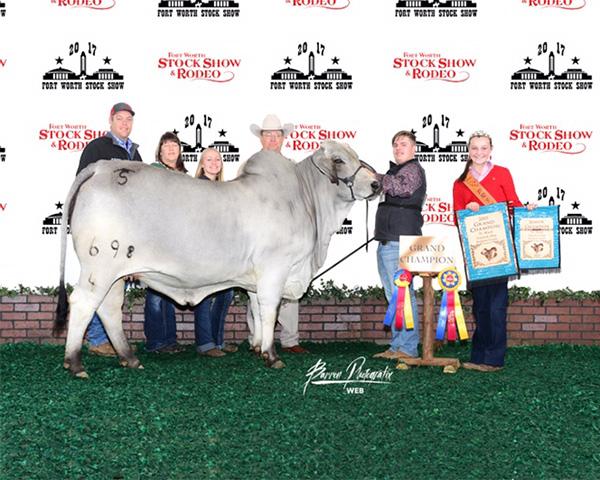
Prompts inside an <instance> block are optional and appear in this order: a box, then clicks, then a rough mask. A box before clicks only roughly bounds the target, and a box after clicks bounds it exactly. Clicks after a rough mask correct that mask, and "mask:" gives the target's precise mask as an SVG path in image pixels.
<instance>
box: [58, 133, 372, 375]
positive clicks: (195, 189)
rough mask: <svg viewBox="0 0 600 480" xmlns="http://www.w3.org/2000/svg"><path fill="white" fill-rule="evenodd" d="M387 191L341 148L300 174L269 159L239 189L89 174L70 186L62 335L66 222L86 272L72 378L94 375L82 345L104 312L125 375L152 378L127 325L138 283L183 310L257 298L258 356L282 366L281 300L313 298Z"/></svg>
mask: <svg viewBox="0 0 600 480" xmlns="http://www.w3.org/2000/svg"><path fill="white" fill-rule="evenodd" d="M380 189H381V187H380V184H379V182H378V181H377V178H376V174H375V171H374V170H373V169H372V168H370V167H369V166H368V165H367V164H366V163H364V162H362V161H360V160H359V158H358V156H357V154H356V153H355V152H354V150H352V149H351V148H350V147H349V146H348V145H346V144H341V143H337V142H333V141H327V142H323V144H322V145H321V147H320V148H319V149H318V150H317V151H316V152H315V153H314V154H312V155H311V156H309V157H308V158H306V159H304V160H303V161H302V162H300V163H297V164H294V163H293V162H291V161H289V160H287V159H286V158H285V157H283V156H282V155H280V154H278V153H274V152H269V151H261V152H259V153H257V154H255V155H254V156H252V157H251V158H250V159H249V160H248V162H247V163H246V164H245V166H244V167H243V169H242V173H241V175H240V176H239V177H238V178H236V179H235V180H232V181H229V182H202V181H199V180H197V179H194V178H192V177H189V176H186V175H181V174H176V173H173V172H169V171H166V170H162V169H158V168H153V167H150V166H149V165H145V164H143V163H140V162H129V161H119V160H110V161H105V160H102V161H99V162H97V163H94V164H92V165H90V166H88V167H87V168H85V169H84V170H83V171H81V172H80V173H79V175H78V176H77V177H76V179H75V182H74V183H73V185H72V186H71V189H70V191H69V194H68V197H67V199H66V201H65V207H64V212H66V213H65V218H64V219H63V222H62V239H61V265H60V268H61V274H60V284H59V305H58V315H57V320H56V324H55V327H56V330H57V331H60V329H61V328H64V326H65V324H66V321H67V320H66V317H67V309H68V305H67V295H66V290H65V286H64V269H65V257H66V242H67V239H66V229H67V223H70V226H71V233H72V236H73V243H74V247H75V252H76V253H77V257H78V258H79V262H80V264H81V273H80V276H79V280H78V282H77V285H75V288H74V290H73V293H71V295H70V298H69V303H70V310H71V311H70V318H69V328H68V332H67V341H66V348H65V361H64V366H65V368H68V369H70V371H71V372H72V373H73V374H74V375H76V376H78V377H82V378H85V377H87V374H86V372H85V371H84V368H83V366H82V363H81V346H82V342H83V336H84V333H85V330H86V327H87V325H88V323H89V322H90V320H91V318H92V315H93V313H94V311H97V312H98V315H99V316H100V318H101V319H102V323H103V324H104V327H105V328H106V331H107V333H108V336H109V338H110V340H111V342H112V344H113V346H114V348H115V350H116V351H117V353H118V355H119V358H120V361H121V365H123V366H127V367H131V368H141V364H140V361H139V360H138V359H137V357H136V356H135V354H134V353H133V351H132V349H131V348H130V346H129V344H128V342H127V340H126V338H125V334H124V332H123V327H122V313H121V308H122V304H123V297H124V288H123V287H124V278H125V277H127V276H129V275H135V276H136V277H137V278H138V279H139V280H140V281H142V282H144V283H145V284H147V285H148V286H150V287H152V288H153V289H154V290H157V291H159V292H162V293H164V294H165V295H167V296H169V297H171V298H172V299H173V300H174V301H176V302H177V303H179V304H180V305H196V304H197V303H199V302H200V301H201V300H202V299H203V298H205V297H206V296H207V295H210V294H211V293H213V292H217V291H219V290H223V289H226V288H229V287H242V288H245V289H246V290H248V292H252V293H255V294H256V298H257V303H258V306H257V309H258V310H259V311H258V312H253V313H254V318H255V322H256V325H255V330H254V336H253V345H252V346H253V347H254V348H255V350H256V351H257V352H262V356H263V358H264V359H265V363H266V364H267V366H271V367H276V368H277V367H282V366H283V363H282V362H281V360H279V358H278V357H277V354H276V352H275V348H274V345H273V335H274V329H275V322H276V317H277V309H278V306H279V303H280V302H281V299H282V298H285V299H298V298H300V297H301V296H302V295H303V294H304V292H305V291H306V289H307V288H308V286H309V284H310V282H311V279H312V278H313V276H314V275H315V274H316V272H317V271H318V269H319V268H320V267H321V266H322V265H323V263H324V261H325V257H326V255H327V248H328V246H329V242H330V240H331V237H332V235H333V234H334V233H335V232H336V231H337V230H338V229H339V228H340V227H341V225H342V222H343V220H344V218H345V217H346V216H347V214H348V212H349V210H350V208H351V207H352V205H353V203H354V201H355V200H359V199H371V198H374V197H375V196H377V194H378V193H379V191H380Z"/></svg>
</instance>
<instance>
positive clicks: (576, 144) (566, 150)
mask: <svg viewBox="0 0 600 480" xmlns="http://www.w3.org/2000/svg"><path fill="white" fill-rule="evenodd" d="M592 135H593V131H592V130H579V129H565V128H559V127H558V126H556V125H552V124H548V125H540V124H538V123H534V124H524V123H521V124H520V125H519V128H513V129H512V130H511V131H510V134H509V140H510V141H511V142H517V143H520V145H521V148H523V149H525V150H527V151H529V152H540V153H562V154H566V155H578V154H580V153H583V152H585V150H586V149H587V141H588V140H590V139H591V138H592Z"/></svg>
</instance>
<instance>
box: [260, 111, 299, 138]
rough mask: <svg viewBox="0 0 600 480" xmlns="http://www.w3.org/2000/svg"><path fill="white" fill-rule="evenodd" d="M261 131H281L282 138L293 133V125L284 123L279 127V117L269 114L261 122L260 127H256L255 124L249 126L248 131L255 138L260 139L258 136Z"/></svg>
mask: <svg viewBox="0 0 600 480" xmlns="http://www.w3.org/2000/svg"><path fill="white" fill-rule="evenodd" d="M263 130H281V131H282V132H283V136H284V137H287V136H288V135H289V134H290V133H292V132H293V130H294V124H293V123H285V124H283V125H281V120H279V117H278V116H277V115H273V114H272V113H270V114H269V115H267V116H266V117H265V119H264V120H263V123H262V126H260V127H259V126H258V125H256V123H253V124H252V125H250V131H251V132H252V133H253V134H254V135H256V136H257V137H260V134H261V132H262V131H263Z"/></svg>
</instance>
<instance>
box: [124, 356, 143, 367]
mask: <svg viewBox="0 0 600 480" xmlns="http://www.w3.org/2000/svg"><path fill="white" fill-rule="evenodd" d="M119 363H120V364H121V366H122V367H127V368H140V366H141V365H142V364H141V363H140V361H139V359H137V358H135V357H134V358H132V359H130V360H127V359H125V358H123V359H121V360H119ZM142 368H144V367H142Z"/></svg>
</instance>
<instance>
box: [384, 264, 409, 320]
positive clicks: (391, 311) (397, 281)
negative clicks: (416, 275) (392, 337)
mask: <svg viewBox="0 0 600 480" xmlns="http://www.w3.org/2000/svg"><path fill="white" fill-rule="evenodd" d="M411 281H412V274H411V273H410V272H409V271H408V270H404V269H402V268H401V269H400V270H398V271H397V272H396V274H395V275H394V292H393V293H392V299H391V301H390V304H389V305H388V309H387V311H386V313H385V318H384V320H383V326H384V329H385V330H389V329H390V328H391V326H392V321H394V318H395V320H396V321H395V324H394V326H395V328H396V330H402V325H406V330H412V329H413V328H415V321H414V312H413V309H412V302H411V301H410V282H411Z"/></svg>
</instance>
